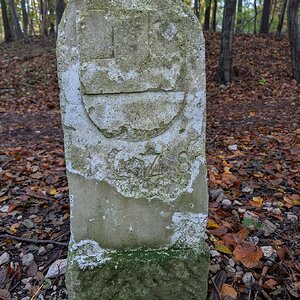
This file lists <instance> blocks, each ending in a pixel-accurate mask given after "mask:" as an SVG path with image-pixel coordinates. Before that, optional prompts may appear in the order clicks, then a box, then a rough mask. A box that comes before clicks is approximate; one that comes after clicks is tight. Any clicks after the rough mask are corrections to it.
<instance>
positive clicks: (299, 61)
mask: <svg viewBox="0 0 300 300" xmlns="http://www.w3.org/2000/svg"><path fill="white" fill-rule="evenodd" d="M299 10H300V0H289V7H288V30H289V39H290V46H291V53H292V71H293V78H294V79H296V81H297V82H298V83H300V23H299V14H300V11H299Z"/></svg>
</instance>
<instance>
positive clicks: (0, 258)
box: [0, 252, 10, 266]
mask: <svg viewBox="0 0 300 300" xmlns="http://www.w3.org/2000/svg"><path fill="white" fill-rule="evenodd" d="M9 258H10V256H9V254H8V253H7V252H4V253H3V254H2V255H1V256H0V266H2V265H4V264H6V263H8V262H9Z"/></svg>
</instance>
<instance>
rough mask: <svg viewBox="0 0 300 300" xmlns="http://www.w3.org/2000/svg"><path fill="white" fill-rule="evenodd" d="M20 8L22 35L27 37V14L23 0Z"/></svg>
mask: <svg viewBox="0 0 300 300" xmlns="http://www.w3.org/2000/svg"><path fill="white" fill-rule="evenodd" d="M21 7H22V20H23V30H24V35H25V36H27V35H28V13H27V10H26V4H25V0H21Z"/></svg>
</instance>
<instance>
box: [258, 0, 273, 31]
mask: <svg viewBox="0 0 300 300" xmlns="http://www.w3.org/2000/svg"><path fill="white" fill-rule="evenodd" d="M270 11H271V0H264V5H263V12H262V16H261V23H260V31H259V33H260V34H262V33H268V32H269V18H270Z"/></svg>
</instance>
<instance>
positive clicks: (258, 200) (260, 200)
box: [249, 197, 264, 208]
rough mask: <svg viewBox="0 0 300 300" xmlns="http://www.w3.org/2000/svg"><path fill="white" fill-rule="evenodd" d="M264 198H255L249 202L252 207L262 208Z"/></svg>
mask: <svg viewBox="0 0 300 300" xmlns="http://www.w3.org/2000/svg"><path fill="white" fill-rule="evenodd" d="M263 201H264V200H263V198H262V197H253V198H252V200H250V201H249V203H250V205H251V206H253V207H257V208H259V207H262V205H263Z"/></svg>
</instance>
